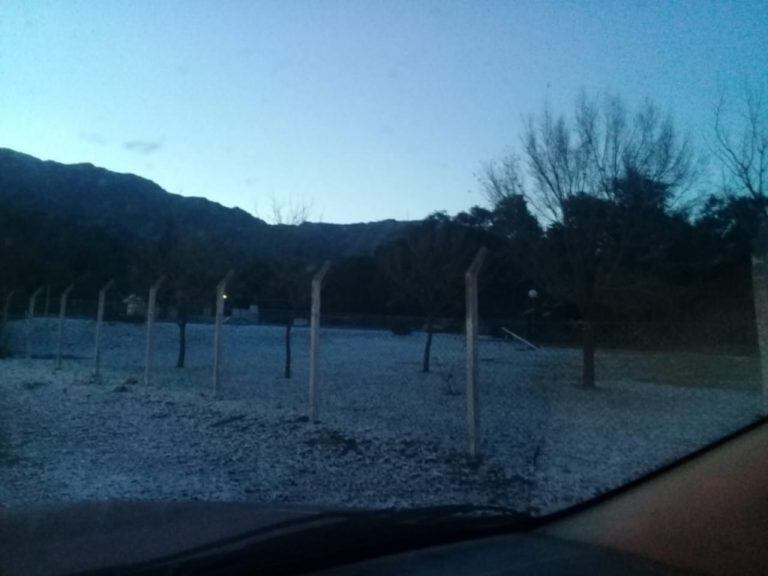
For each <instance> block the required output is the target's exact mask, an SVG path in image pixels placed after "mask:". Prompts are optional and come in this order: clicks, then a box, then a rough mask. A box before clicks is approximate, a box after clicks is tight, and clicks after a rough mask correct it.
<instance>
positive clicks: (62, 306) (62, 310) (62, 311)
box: [56, 284, 75, 370]
mask: <svg viewBox="0 0 768 576" xmlns="http://www.w3.org/2000/svg"><path fill="white" fill-rule="evenodd" d="M74 287H75V285H74V284H70V285H69V286H67V288H66V289H65V290H64V292H62V293H61V297H60V298H59V333H58V335H57V337H56V370H61V350H62V341H63V336H64V320H65V318H66V317H67V298H69V293H70V292H72V289H73V288H74Z"/></svg>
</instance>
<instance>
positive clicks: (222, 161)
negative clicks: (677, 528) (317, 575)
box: [0, 1, 768, 516]
mask: <svg viewBox="0 0 768 576" xmlns="http://www.w3.org/2000/svg"><path fill="white" fill-rule="evenodd" d="M767 45H768V21H767V20H766V12H765V10H764V6H762V3H760V2H746V1H745V2H740V3H726V2H696V3H686V2H680V3H673V4H659V5H657V4H652V3H651V4H648V3H632V4H631V5H630V3H614V2H579V3H571V2H562V3H561V2H557V3H548V2H530V3H529V2H514V3H512V2H510V3H505V2H502V3H495V2H480V3H477V2H466V3H464V2H450V3H444V2H417V3H401V2H385V3H373V2H370V3H368V2H323V3H310V2H224V3H221V2H164V3H148V2H133V3H126V4H125V5H118V4H112V5H104V4H102V3H95V2H84V3H77V4H72V3H47V2H37V3H29V2H6V3H4V8H3V14H2V17H0V83H1V84H2V90H0V146H2V149H0V306H2V310H1V311H2V325H1V326H2V327H1V328H0V330H1V332H0V506H3V507H8V508H13V509H24V508H27V507H33V506H36V505H40V504H46V505H48V504H66V503H74V502H85V501H115V500H117V501H136V500H140V501H151V502H156V501H175V502H183V501H191V500H202V501H226V502H251V503H253V502H255V503H260V504H270V505H274V504H279V505H284V504H290V505H311V506H322V507H330V508H374V509H403V508H415V507H426V506H438V505H441V506H442V505H459V504H460V505H476V506H497V507H501V508H506V509H509V510H512V511H515V512H518V513H522V514H526V515H533V516H541V515H544V514H549V513H552V512H555V511H559V510H563V509H565V508H567V507H569V506H573V505H575V504H578V503H581V502H584V501H586V500H589V499H590V498H593V497H595V496H598V495H600V494H603V493H605V492H607V491H609V490H612V489H614V488H617V487H619V486H622V485H625V484H627V483H628V482H631V481H632V480H635V479H637V478H639V477H642V476H643V475H645V474H648V473H649V472H651V471H653V470H655V469H658V468H659V467H661V466H664V465H666V464H669V463H671V462H674V461H675V460H677V459H680V458H682V457H684V456H685V455H687V454H690V453H691V452H693V451H695V450H697V449H699V448H701V447H703V446H705V445H707V444H709V443H711V442H713V441H715V440H717V439H719V438H722V437H723V436H725V435H727V434H729V433H732V432H734V431H735V430H737V429H739V428H741V427H743V426H746V425H747V424H749V423H751V422H754V421H755V420H756V419H758V418H759V417H761V416H762V415H763V414H764V413H765V411H766V410H767V409H768V408H766V407H767V406H768V403H767V402H768V400H767V398H768V387H767V386H766V384H765V382H766V380H765V378H767V377H768V372H766V370H765V367H764V368H763V370H762V371H761V355H760V354H761V352H762V353H763V359H765V358H766V357H767V355H768V269H766V262H768V260H766V258H768V254H766V241H765V238H764V233H763V231H762V230H763V228H762V222H763V220H764V219H765V216H766V214H767V213H768V202H767V196H766V194H768V190H766V184H767V183H768V99H767V98H768V83H766V75H765V69H764V66H765V59H764V49H765V46H767ZM764 362H765V360H764Z"/></svg>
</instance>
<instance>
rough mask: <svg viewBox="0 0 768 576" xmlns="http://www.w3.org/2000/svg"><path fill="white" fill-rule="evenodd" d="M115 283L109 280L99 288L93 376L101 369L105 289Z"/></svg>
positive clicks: (97, 375) (96, 375) (95, 376)
mask: <svg viewBox="0 0 768 576" xmlns="http://www.w3.org/2000/svg"><path fill="white" fill-rule="evenodd" d="M114 283H115V281H114V280H110V281H109V282H107V283H106V284H104V286H102V287H101V290H99V307H98V309H97V311H96V344H95V346H94V352H93V376H94V378H98V377H99V371H100V370H101V327H102V324H103V323H104V307H105V305H106V301H107V291H108V290H109V289H110V288H111V287H112V285H113V284H114Z"/></svg>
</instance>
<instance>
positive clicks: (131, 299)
mask: <svg viewBox="0 0 768 576" xmlns="http://www.w3.org/2000/svg"><path fill="white" fill-rule="evenodd" d="M123 304H125V314H126V316H128V317H129V318H130V317H136V316H145V315H146V313H147V303H146V302H144V298H142V297H141V296H136V294H131V295H130V296H128V297H127V298H125V299H123Z"/></svg>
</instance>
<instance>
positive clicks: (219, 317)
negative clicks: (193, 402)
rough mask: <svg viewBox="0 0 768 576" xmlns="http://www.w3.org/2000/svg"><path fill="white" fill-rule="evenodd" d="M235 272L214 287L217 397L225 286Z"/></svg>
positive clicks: (215, 390)
mask: <svg viewBox="0 0 768 576" xmlns="http://www.w3.org/2000/svg"><path fill="white" fill-rule="evenodd" d="M234 273H235V271H234V270H230V271H229V272H227V275H226V276H224V278H222V279H221V282H219V284H218V286H216V322H215V324H214V328H213V393H214V395H215V396H217V397H218V395H219V387H220V384H219V382H220V380H221V327H222V325H223V324H224V300H226V298H227V284H229V281H230V280H232V276H233V275H234Z"/></svg>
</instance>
